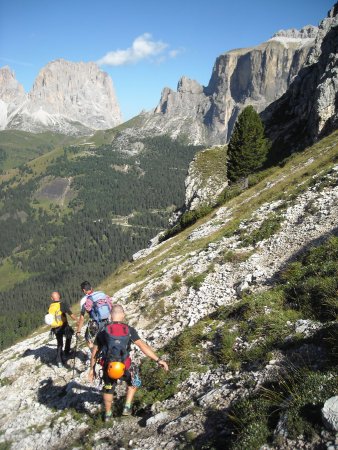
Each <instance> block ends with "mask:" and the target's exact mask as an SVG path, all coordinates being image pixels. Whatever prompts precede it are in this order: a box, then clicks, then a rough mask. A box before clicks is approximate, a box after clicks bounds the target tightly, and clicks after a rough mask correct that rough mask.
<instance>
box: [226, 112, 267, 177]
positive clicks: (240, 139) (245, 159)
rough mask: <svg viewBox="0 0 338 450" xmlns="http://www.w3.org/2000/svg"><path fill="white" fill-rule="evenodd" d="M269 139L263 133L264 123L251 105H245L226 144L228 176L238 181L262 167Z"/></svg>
mask: <svg viewBox="0 0 338 450" xmlns="http://www.w3.org/2000/svg"><path fill="white" fill-rule="evenodd" d="M268 150H269V141H268V139H266V137H265V135H264V125H263V123H262V121H261V118H260V117H259V115H258V114H257V112H256V111H255V110H254V108H253V107H252V106H247V107H246V108H244V109H243V111H242V112H241V114H240V115H239V116H238V119H237V122H236V124H235V127H234V131H233V133H232V135H231V139H230V142H229V146H228V161H227V169H228V178H229V180H230V181H233V182H235V181H238V180H240V179H241V178H247V177H248V175H249V174H250V173H252V172H254V171H255V170H257V169H259V168H260V167H262V165H263V163H264V161H265V159H266V156H267V152H268Z"/></svg>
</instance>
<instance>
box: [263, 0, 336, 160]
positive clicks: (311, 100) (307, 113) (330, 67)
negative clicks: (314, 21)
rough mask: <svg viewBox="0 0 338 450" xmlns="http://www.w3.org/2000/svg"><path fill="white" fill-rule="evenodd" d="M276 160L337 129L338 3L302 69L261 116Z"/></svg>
mask: <svg viewBox="0 0 338 450" xmlns="http://www.w3.org/2000/svg"><path fill="white" fill-rule="evenodd" d="M262 117H263V119H264V121H265V124H266V129H267V132H268V134H269V136H270V138H271V139H272V140H273V141H274V146H273V152H274V154H275V156H274V157H275V158H279V157H280V155H282V156H283V155H285V154H287V153H290V151H292V150H295V149H299V148H304V147H305V146H306V145H308V144H311V143H312V142H314V141H315V140H316V139H318V138H319V137H321V136H323V135H325V134H327V133H329V132H331V131H332V130H334V129H336V128H337V125H338V3H336V5H335V6H334V7H333V8H332V9H331V11H330V12H329V14H328V17H327V18H326V19H324V20H323V21H322V22H321V24H320V26H319V32H318V35H317V38H316V40H315V44H314V46H313V48H312V50H311V52H310V54H309V57H308V60H307V61H306V64H305V67H304V68H303V69H302V70H300V72H299V73H298V76H297V77H296V78H295V80H294V81H293V83H292V84H291V85H290V87H289V89H288V90H287V92H286V93H285V94H284V95H283V96H282V97H281V98H280V99H279V100H277V101H276V102H274V103H272V104H271V105H270V106H269V107H268V108H267V109H266V110H265V111H264V112H263V113H262Z"/></svg>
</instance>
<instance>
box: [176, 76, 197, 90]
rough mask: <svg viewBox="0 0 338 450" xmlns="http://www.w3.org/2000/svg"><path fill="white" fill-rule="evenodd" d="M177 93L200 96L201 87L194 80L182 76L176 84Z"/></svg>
mask: <svg viewBox="0 0 338 450" xmlns="http://www.w3.org/2000/svg"><path fill="white" fill-rule="evenodd" d="M177 92H181V93H189V94H201V93H202V92H203V86H201V85H200V84H199V83H198V82H197V81H196V80H192V79H190V78H188V77H186V76H183V77H181V78H180V80H179V82H178V84H177Z"/></svg>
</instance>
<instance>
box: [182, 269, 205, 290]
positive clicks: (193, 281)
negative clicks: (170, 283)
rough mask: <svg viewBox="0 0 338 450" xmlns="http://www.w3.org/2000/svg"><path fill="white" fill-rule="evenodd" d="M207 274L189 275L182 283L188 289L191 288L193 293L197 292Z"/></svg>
mask: <svg viewBox="0 0 338 450" xmlns="http://www.w3.org/2000/svg"><path fill="white" fill-rule="evenodd" d="M206 276H207V273H199V274H197V275H191V276H190V277H188V278H186V279H185V280H184V283H185V285H186V286H188V287H192V288H193V289H195V291H198V290H199V288H200V287H201V286H202V284H203V281H204V280H205V278H206Z"/></svg>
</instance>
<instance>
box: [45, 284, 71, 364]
mask: <svg viewBox="0 0 338 450" xmlns="http://www.w3.org/2000/svg"><path fill="white" fill-rule="evenodd" d="M51 300H52V303H51V304H50V306H49V309H48V314H46V316H45V323H46V324H47V325H50V326H51V331H52V332H53V333H54V334H55V337H56V341H57V351H56V364H57V366H58V367H59V368H61V367H63V365H64V362H65V360H64V355H65V356H69V355H70V346H71V342H72V336H73V334H74V330H73V328H72V327H71V326H70V325H69V324H68V320H67V314H68V315H69V316H70V317H71V318H72V319H73V320H74V321H75V322H76V323H77V322H78V318H77V317H76V316H75V315H74V314H73V313H72V311H71V309H70V307H69V305H68V304H67V303H65V302H63V301H61V295H60V293H59V292H57V291H54V292H52V294H51ZM63 337H65V338H66V343H65V349H64V352H63Z"/></svg>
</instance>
